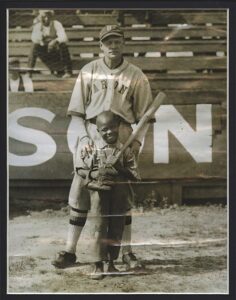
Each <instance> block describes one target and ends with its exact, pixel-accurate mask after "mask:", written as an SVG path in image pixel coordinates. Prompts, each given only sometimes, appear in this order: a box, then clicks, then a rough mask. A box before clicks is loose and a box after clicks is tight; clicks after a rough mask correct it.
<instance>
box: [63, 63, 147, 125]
mask: <svg viewBox="0 0 236 300" xmlns="http://www.w3.org/2000/svg"><path fill="white" fill-rule="evenodd" d="M151 102H152V94H151V88H150V85H149V82H148V79H147V77H146V76H145V75H144V74H143V72H142V71H141V70H140V69H139V68H138V67H136V66H134V65H133V64H131V63H129V62H128V61H126V60H125V59H124V60H123V62H122V64H121V65H120V66H118V67H117V68H116V69H110V68H108V67H107V65H106V64H105V62H104V59H103V58H101V59H97V60H94V61H92V62H90V63H89V64H87V65H85V66H84V67H83V68H82V70H81V72H80V74H79V76H78V78H77V80H76V84H75V87H74V90H73V93H72V96H71V100H70V104H69V107H68V115H77V116H80V117H83V118H85V119H91V118H94V117H96V116H97V115H98V114H99V113H101V112H103V111H106V110H110V111H112V112H113V113H114V114H116V115H119V116H121V117H122V118H123V119H124V120H126V121H127V122H128V123H131V124H133V123H137V122H138V121H139V120H140V118H141V117H142V116H143V114H144V113H145V112H146V110H147V108H148V107H149V105H150V103H151Z"/></svg>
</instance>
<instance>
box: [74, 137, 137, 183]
mask: <svg viewBox="0 0 236 300" xmlns="http://www.w3.org/2000/svg"><path fill="white" fill-rule="evenodd" d="M122 146H123V144H122V143H120V142H119V141H118V142H117V143H116V144H114V145H108V144H106V145H105V146H104V147H102V148H100V149H95V150H94V152H93V154H92V155H91V157H89V158H87V159H85V160H84V167H82V168H81V171H87V172H89V171H91V170H92V169H98V168H101V167H103V166H104V167H105V165H106V160H107V158H108V157H109V156H110V155H116V154H118V152H119V151H120V149H121V148H122ZM118 163H119V170H118V172H119V173H120V175H121V176H122V177H127V178H126V179H132V180H135V181H136V180H141V177H140V174H139V170H138V165H137V162H136V159H135V155H134V154H133V152H132V151H131V149H130V148H129V147H128V148H127V149H126V150H125V151H124V153H123V154H122V155H121V157H120V158H119V161H118ZM88 165H90V168H89V169H90V170H88ZM78 174H79V172H78ZM124 174H125V175H124Z"/></svg>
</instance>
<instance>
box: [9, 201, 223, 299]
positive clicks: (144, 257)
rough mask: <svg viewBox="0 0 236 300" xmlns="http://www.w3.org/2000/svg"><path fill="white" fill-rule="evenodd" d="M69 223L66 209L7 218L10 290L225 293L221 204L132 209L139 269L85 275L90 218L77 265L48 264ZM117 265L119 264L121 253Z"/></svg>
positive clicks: (21, 291)
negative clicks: (101, 276)
mask: <svg viewBox="0 0 236 300" xmlns="http://www.w3.org/2000/svg"><path fill="white" fill-rule="evenodd" d="M67 223H68V208H62V209H61V210H60V211H55V210H45V211H42V212H31V213H29V215H28V216H18V217H15V218H13V219H10V220H9V233H8V236H9V241H8V253H9V261H8V266H9V272H8V273H9V274H8V293H85V294H89V293H116V294H117V293H181V294H182V293H217V294H223V293H227V292H228V290H227V289H228V286H227V282H228V278H227V276H228V272H227V207H222V206H221V205H210V206H181V207H177V206H172V207H169V208H165V209H160V208H155V209H153V210H151V211H144V212H143V211H142V210H141V209H139V210H138V209H136V210H134V213H133V235H132V242H133V249H134V252H135V253H136V255H137V256H138V258H140V260H141V261H142V262H143V263H144V265H145V269H144V271H143V272H140V273H128V274H127V273H126V272H123V274H122V273H121V275H120V276H116V277H112V276H107V277H105V278H104V279H103V280H99V281H95V280H91V279H90V278H89V274H90V272H91V264H89V263H88V261H89V255H90V247H89V245H90V243H89V238H88V236H89V221H88V222H87V223H86V226H85V229H84V231H83V233H82V236H81V240H80V242H79V244H78V247H77V261H78V262H77V263H76V265H75V266H73V267H71V268H67V269H63V270H60V269H55V268H54V267H53V266H52V265H51V260H52V259H53V258H54V257H55V253H56V252H57V251H60V250H63V249H64V245H65V239H66V232H67ZM117 267H118V268H119V269H120V270H121V271H125V268H124V265H123V264H122V262H121V258H120V259H119V260H118V262H117Z"/></svg>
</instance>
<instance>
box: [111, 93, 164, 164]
mask: <svg viewBox="0 0 236 300" xmlns="http://www.w3.org/2000/svg"><path fill="white" fill-rule="evenodd" d="M165 98H166V94H165V93H163V92H159V93H158V95H157V96H156V97H155V99H154V101H153V102H152V103H151V105H150V107H149V108H148V110H147V111H146V113H145V114H144V115H143V116H142V118H141V119H140V121H139V122H138V124H137V126H136V128H135V129H134V130H133V132H132V133H131V135H130V136H129V138H128V140H127V141H126V142H125V143H124V145H123V146H122V147H121V149H120V151H119V152H118V153H117V155H116V156H115V158H114V161H112V165H114V164H115V163H116V162H117V161H118V159H119V158H120V157H121V155H122V154H123V152H124V151H125V150H126V149H127V148H128V147H129V145H130V144H131V143H132V142H133V141H134V140H135V138H136V137H137V135H138V133H139V131H140V129H141V128H142V127H143V126H144V125H145V124H146V123H147V122H148V121H149V120H150V119H151V118H152V116H153V114H154V113H155V112H156V110H157V109H158V108H159V107H160V106H161V104H162V102H163V101H164V99H165Z"/></svg>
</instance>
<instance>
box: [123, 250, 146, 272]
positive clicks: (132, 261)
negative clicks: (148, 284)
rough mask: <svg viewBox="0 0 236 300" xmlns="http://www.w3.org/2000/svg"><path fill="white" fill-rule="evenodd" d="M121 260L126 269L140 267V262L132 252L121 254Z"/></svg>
mask: <svg viewBox="0 0 236 300" xmlns="http://www.w3.org/2000/svg"><path fill="white" fill-rule="evenodd" d="M122 261H123V263H125V264H126V269H127V270H130V269H137V268H141V267H142V265H141V263H140V262H139V261H138V259H137V257H136V256H135V255H134V253H132V252H130V253H126V254H123V256H122Z"/></svg>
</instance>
